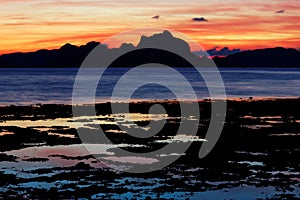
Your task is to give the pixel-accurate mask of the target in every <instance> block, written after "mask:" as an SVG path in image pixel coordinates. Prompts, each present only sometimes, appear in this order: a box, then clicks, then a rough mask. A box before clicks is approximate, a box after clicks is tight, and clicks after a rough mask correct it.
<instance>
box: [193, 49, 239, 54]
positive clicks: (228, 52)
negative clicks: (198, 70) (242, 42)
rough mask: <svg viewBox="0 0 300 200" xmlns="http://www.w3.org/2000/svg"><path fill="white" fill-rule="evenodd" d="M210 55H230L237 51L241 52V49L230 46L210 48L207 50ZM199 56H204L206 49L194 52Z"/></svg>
mask: <svg viewBox="0 0 300 200" xmlns="http://www.w3.org/2000/svg"><path fill="white" fill-rule="evenodd" d="M206 52H207V53H208V54H209V55H210V56H229V55H232V54H235V53H239V52H241V50H240V49H229V48H228V47H224V48H222V49H220V50H218V49H217V48H213V49H209V50H207V51H206ZM193 53H194V54H196V55H197V56H204V55H206V53H205V51H195V52H193Z"/></svg>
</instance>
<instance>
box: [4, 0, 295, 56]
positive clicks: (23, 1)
mask: <svg viewBox="0 0 300 200" xmlns="http://www.w3.org/2000/svg"><path fill="white" fill-rule="evenodd" d="M220 2H222V3H220ZM279 10H284V11H282V12H279V13H276V11H279ZM155 15H159V16H160V17H159V19H152V17H153V16H155ZM202 17H203V18H204V19H206V20H207V21H201V20H198V21H197V20H192V19H193V18H202ZM0 18H1V21H0V24H1V29H0V42H1V46H0V54H3V53H10V52H17V51H21V52H27V51H34V50H38V49H41V48H47V49H53V48H58V47H60V46H62V45H63V44H64V43H72V44H76V45H82V44H85V43H87V42H89V41H93V40H94V41H99V42H101V41H104V40H105V39H107V38H109V37H111V36H112V35H114V34H116V33H119V32H121V31H126V30H129V29H134V28H144V27H160V28H167V29H173V30H175V31H178V32H182V33H184V34H186V35H187V36H189V37H191V38H193V39H194V40H196V41H197V42H198V43H199V44H201V45H202V46H204V47H205V48H206V49H210V48H213V47H216V46H217V47H220V48H221V47H225V46H227V47H229V48H240V49H242V50H244V49H254V48H265V47H275V46H283V47H292V48H297V49H300V1H299V0H263V1H262V0H251V1H250V0H245V1H241V0H227V1H219V0H186V1H184V0H172V1H168V0H152V1H143V0H87V1H79V0H0Z"/></svg>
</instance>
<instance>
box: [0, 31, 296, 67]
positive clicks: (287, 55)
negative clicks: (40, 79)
mask: <svg viewBox="0 0 300 200" xmlns="http://www.w3.org/2000/svg"><path fill="white" fill-rule="evenodd" d="M166 41H167V42H166ZM151 43H160V44H161V45H162V46H164V45H170V44H172V48H177V49H180V50H181V51H182V52H183V53H184V55H185V56H188V57H191V58H192V59H200V60H202V61H206V60H207V59H212V60H213V61H214V62H215V63H216V65H217V66H218V67H253V68H259V67H273V68H274V67H282V68H292V67H293V68H294V67H300V64H299V60H300V51H298V50H296V49H291V48H283V47H275V48H266V49H256V50H248V51H236V53H234V54H232V55H228V56H222V57H220V56H214V57H210V56H209V54H207V55H201V56H199V55H197V54H196V53H195V52H192V51H191V49H190V47H189V45H188V43H187V42H186V41H184V40H182V39H179V38H176V37H174V36H173V35H172V34H171V33H170V32H169V31H163V32H162V33H157V34H154V35H152V36H149V37H147V36H141V38H140V41H139V43H138V44H137V46H134V45H133V44H131V43H123V44H122V45H121V46H120V47H119V48H112V49H110V48H108V46H107V45H105V44H101V43H100V42H95V41H92V42H88V43H87V44H86V45H82V46H76V45H72V44H70V43H67V44H65V45H63V46H62V47H60V48H59V49H53V50H47V49H41V50H38V51H35V52H27V53H21V52H17V53H10V54H3V55H1V56H0V67H1V68H78V67H80V65H81V63H82V62H83V60H84V59H85V58H86V56H87V55H88V54H89V53H90V52H91V51H92V50H93V49H94V48H95V47H96V46H100V47H101V49H102V51H103V52H104V54H103V55H110V56H111V55H114V54H116V53H117V52H120V51H127V52H128V51H134V50H137V49H141V48H143V47H149V44H151ZM156 53H157V52H156V51H155V50H154V49H148V50H147V48H146V50H143V51H139V58H137V57H136V58H135V59H142V58H148V57H149V56H150V57H151V55H153V54H156ZM155 56H157V59H158V60H160V61H162V63H170V65H172V66H174V67H191V65H189V64H186V63H185V62H180V61H178V59H177V60H176V59H175V60H174V56H171V57H170V56H169V54H164V55H160V54H156V55H155ZM155 56H152V57H155ZM132 59H134V57H128V60H126V59H122V62H115V63H114V65H113V66H111V67H132V66H130V65H131V63H132ZM170 60H171V61H170ZM172 60H174V61H172ZM127 61H128V62H127ZM137 63H139V62H137ZM203 63H206V62H203Z"/></svg>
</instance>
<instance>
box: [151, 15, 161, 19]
mask: <svg viewBox="0 0 300 200" xmlns="http://www.w3.org/2000/svg"><path fill="white" fill-rule="evenodd" d="M151 19H159V15H155V16H153V17H152V18H151Z"/></svg>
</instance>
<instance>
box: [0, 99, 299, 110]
mask: <svg viewBox="0 0 300 200" xmlns="http://www.w3.org/2000/svg"><path fill="white" fill-rule="evenodd" d="M282 100H300V96H299V97H297V96H294V97H233V98H226V99H221V98H220V99H219V98H215V99H210V98H204V99H199V100H183V101H181V102H182V103H197V102H198V103H202V102H211V101H227V102H251V101H282ZM173 102H178V101H177V99H133V100H130V101H129V102H126V101H122V100H119V101H114V102H112V101H109V100H103V101H97V102H95V103H79V104H73V103H70V102H57V103H54V102H53V103H51V102H43V103H34V104H30V103H28V104H9V103H5V104H0V109H1V108H5V107H39V106H47V105H60V106H91V105H101V104H108V103H118V104H124V103H130V104H136V103H138V104H139V103H144V104H148V103H149V104H153V103H173Z"/></svg>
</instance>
